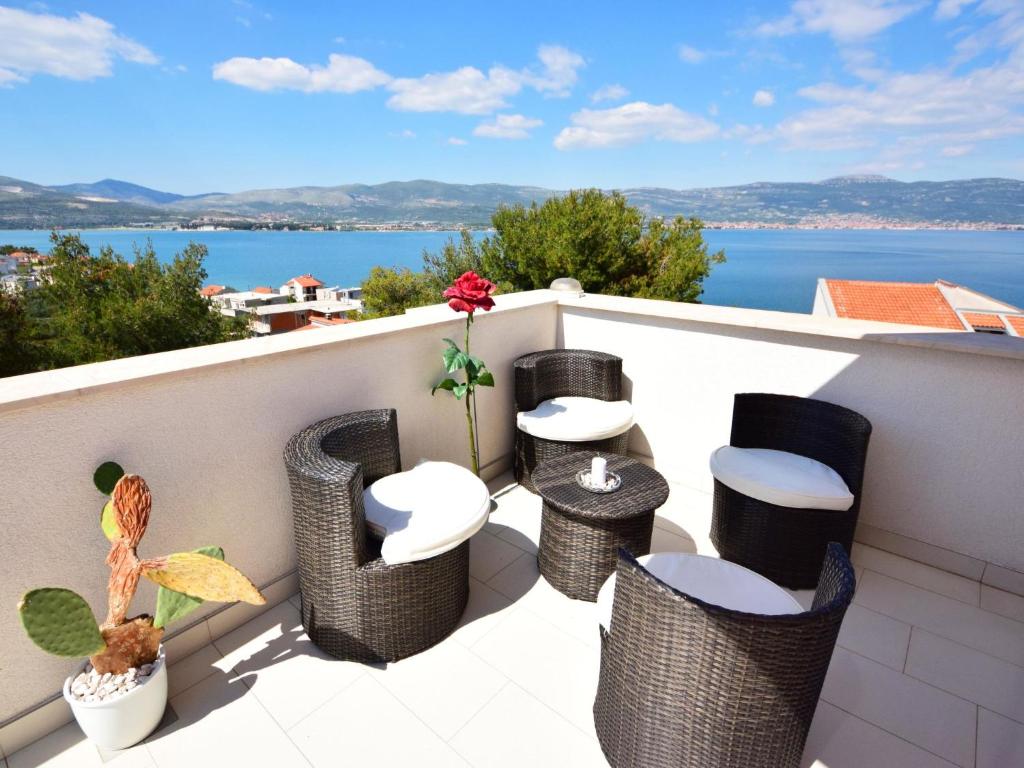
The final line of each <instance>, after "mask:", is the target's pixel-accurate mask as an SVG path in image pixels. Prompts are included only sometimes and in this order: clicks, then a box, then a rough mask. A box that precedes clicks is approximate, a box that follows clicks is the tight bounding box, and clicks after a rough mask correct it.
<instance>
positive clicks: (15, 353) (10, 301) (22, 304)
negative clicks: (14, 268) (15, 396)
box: [0, 289, 35, 377]
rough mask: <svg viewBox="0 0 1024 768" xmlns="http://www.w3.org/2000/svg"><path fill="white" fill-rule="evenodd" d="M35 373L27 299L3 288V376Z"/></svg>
mask: <svg viewBox="0 0 1024 768" xmlns="http://www.w3.org/2000/svg"><path fill="white" fill-rule="evenodd" d="M34 370H35V350H34V349H33V348H32V341H31V332H30V325H29V315H28V310H27V308H26V301H25V298H24V296H22V295H21V294H20V293H8V292H7V291H4V290H3V289H0V377H2V376H17V375H18V374H21V373H30V372H31V371H34Z"/></svg>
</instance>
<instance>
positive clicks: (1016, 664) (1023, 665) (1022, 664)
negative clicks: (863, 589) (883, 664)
mask: <svg viewBox="0 0 1024 768" xmlns="http://www.w3.org/2000/svg"><path fill="white" fill-rule="evenodd" d="M880 575H882V576H885V574H880ZM885 578H892V577H891V576H885ZM893 581H900V580H899V579H893ZM900 583H901V584H905V583H906V582H902V581H901V582H900ZM908 586H911V587H914V588H916V589H921V590H922V591H923V592H929V594H933V595H939V597H945V598H946V599H948V600H955V598H951V597H949V596H948V595H941V594H939V593H937V592H931V591H930V590H926V589H924V588H923V587H917V585H916V584H909V585H908ZM956 602H958V603H960V604H961V605H966V606H968V607H971V608H978V606H976V605H975V606H972V605H970V603H965V602H963V601H962V600H956ZM854 604H855V605H857V606H859V607H860V608H866V609H867V610H869V611H874V612H875V613H878V614H880V615H882V616H885V617H887V618H890V619H894V620H895V621H899V622H902V623H903V624H909V625H910V626H911V627H915V628H917V629H920V630H921V631H923V632H928V633H929V634H932V635H935V636H936V637H941V638H942V639H943V640H948V641H949V642H951V643H956V644H957V645H962V646H964V647H965V648H969V649H970V650H972V651H975V652H976V653H980V654H982V655H984V656H990V657H991V658H993V659H997V660H998V661H1002V662H1005V663H1006V664H1010V665H1011V666H1014V667H1017V668H1020V669H1024V662H1016V661H1010V660H1009V659H1004V658H1003V657H1001V656H996V655H995V654H992V653H989V652H988V651H983V650H982V649H980V648H975V647H974V646H971V645H965V644H964V643H962V642H960V641H958V640H955V639H954V638H952V637H948V636H947V635H945V634H943V633H942V632H940V631H938V630H934V629H928V628H926V627H922V626H920V625H918V624H914V623H913V622H910V621H907V620H906V619H905V618H901V617H900V616H893V615H892V614H891V613H885V612H884V611H882V610H879V609H876V608H870V607H868V606H866V605H864V604H863V603H858V602H857V601H856V598H854ZM978 610H981V611H983V612H985V613H988V614H990V615H991V616H993V617H995V618H996V619H1000V620H1005V621H1014V620H1013V619H1011V618H1009V617H1007V616H1001V615H1000V614H998V613H992V612H991V611H985V610H984V609H983V608H978ZM1014 623H1015V624H1020V623H1021V622H1014ZM860 655H863V654H860Z"/></svg>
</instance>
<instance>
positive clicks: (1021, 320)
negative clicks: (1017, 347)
mask: <svg viewBox="0 0 1024 768" xmlns="http://www.w3.org/2000/svg"><path fill="white" fill-rule="evenodd" d="M1006 322H1008V323H1009V324H1010V325H1011V326H1012V328H1013V330H1015V331H1016V332H1017V335H1018V336H1024V317H1007V318H1006Z"/></svg>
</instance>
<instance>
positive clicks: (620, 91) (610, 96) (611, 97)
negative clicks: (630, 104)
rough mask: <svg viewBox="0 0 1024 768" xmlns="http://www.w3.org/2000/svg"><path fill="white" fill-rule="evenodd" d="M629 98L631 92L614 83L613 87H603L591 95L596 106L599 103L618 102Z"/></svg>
mask: <svg viewBox="0 0 1024 768" xmlns="http://www.w3.org/2000/svg"><path fill="white" fill-rule="evenodd" d="M627 96H629V91H628V90H627V89H626V88H624V87H623V86H621V85H619V84H618V83H612V84H611V85H602V86H601V87H600V88H598V89H597V90H596V91H594V92H593V93H592V94H590V100H591V101H592V102H594V103H595V104H596V103H598V102H599V101H618V100H619V99H624V98H626V97H627Z"/></svg>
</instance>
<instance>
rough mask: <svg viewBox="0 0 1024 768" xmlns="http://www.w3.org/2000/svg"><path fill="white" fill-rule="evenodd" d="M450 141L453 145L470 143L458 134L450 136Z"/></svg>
mask: <svg viewBox="0 0 1024 768" xmlns="http://www.w3.org/2000/svg"><path fill="white" fill-rule="evenodd" d="M448 143H449V144H451V145H452V146H453V147H464V146H466V145H467V144H469V142H468V141H466V140H465V139H460V138H459V137H458V136H449V137H448Z"/></svg>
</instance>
